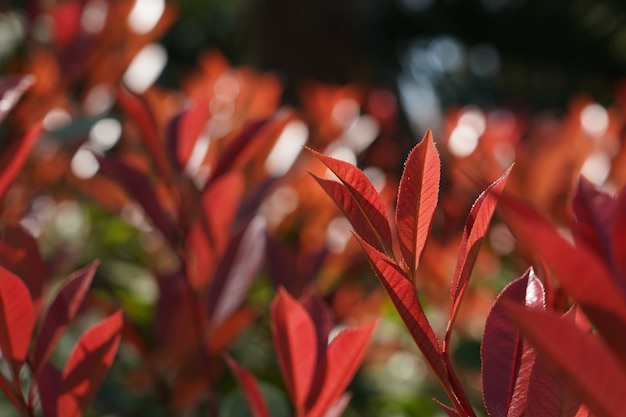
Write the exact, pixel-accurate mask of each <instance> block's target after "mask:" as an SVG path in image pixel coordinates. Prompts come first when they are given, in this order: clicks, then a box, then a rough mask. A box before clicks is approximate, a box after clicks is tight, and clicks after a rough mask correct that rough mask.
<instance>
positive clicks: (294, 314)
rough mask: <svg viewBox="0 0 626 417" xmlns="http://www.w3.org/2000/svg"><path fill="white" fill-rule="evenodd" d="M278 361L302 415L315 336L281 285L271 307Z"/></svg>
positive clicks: (314, 355) (308, 318) (313, 359)
mask: <svg viewBox="0 0 626 417" xmlns="http://www.w3.org/2000/svg"><path fill="white" fill-rule="evenodd" d="M270 315H271V319H272V337H273V340H274V347H275V349H276V354H277V355H278V363H279V365H280V369H281V372H282V375H283V379H284V381H285V385H286V386H287V388H288V389H289V392H290V394H291V398H292V400H293V403H294V406H295V408H296V416H298V417H301V416H304V412H305V405H306V404H305V402H306V399H307V395H308V393H309V390H310V388H311V384H312V382H313V377H314V374H315V364H316V362H317V338H316V332H315V327H314V325H313V321H312V320H311V316H309V314H308V312H307V311H306V310H305V309H304V307H303V306H302V305H300V304H299V303H298V302H297V301H296V300H294V299H293V298H291V296H290V295H289V294H288V293H287V292H286V291H285V290H284V289H282V288H280V289H279V290H278V294H277V296H276V297H275V298H274V301H272V306H271V310H270Z"/></svg>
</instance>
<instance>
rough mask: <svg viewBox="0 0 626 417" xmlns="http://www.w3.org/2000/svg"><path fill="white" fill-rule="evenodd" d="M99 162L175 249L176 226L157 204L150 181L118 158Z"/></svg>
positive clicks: (108, 158)
mask: <svg viewBox="0 0 626 417" xmlns="http://www.w3.org/2000/svg"><path fill="white" fill-rule="evenodd" d="M99 162H100V169H101V171H102V172H104V173H105V174H106V175H108V176H109V177H111V178H113V179H115V180H116V181H117V183H118V184H120V185H121V186H122V187H124V189H125V190H126V192H127V193H128V195H129V196H130V197H132V198H133V199H134V200H135V201H137V203H139V205H140V206H141V207H142V209H143V210H144V212H145V213H146V215H147V216H148V217H149V218H150V220H151V221H152V223H153V224H154V226H155V227H156V228H157V229H159V230H160V231H161V233H162V234H163V237H164V238H165V240H167V242H169V243H170V244H171V245H172V247H176V245H177V238H178V232H177V229H176V225H175V224H174V222H173V221H172V219H171V218H170V216H169V215H168V213H167V212H166V211H165V210H164V209H163V206H162V205H161V203H160V202H159V199H158V198H157V195H156V193H155V191H154V188H153V187H152V184H151V182H150V179H149V178H148V177H147V176H146V175H145V174H143V173H142V172H140V171H137V170H136V169H135V168H133V167H131V166H129V165H128V164H126V163H125V162H124V161H122V160H120V159H118V158H114V157H105V158H101V159H100V161H99Z"/></svg>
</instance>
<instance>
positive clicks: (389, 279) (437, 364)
mask: <svg viewBox="0 0 626 417" xmlns="http://www.w3.org/2000/svg"><path fill="white" fill-rule="evenodd" d="M357 240H358V241H359V243H360V244H361V247H362V248H363V251H364V252H365V254H366V255H367V258H368V259H369V261H370V264H371V265H372V268H373V269H374V272H375V273H376V275H377V276H378V279H379V280H380V282H381V284H382V285H383V287H384V288H385V291H387V294H388V295H389V298H391V301H392V302H393V305H394V306H395V307H396V310H397V311H398V313H399V314H400V318H402V321H403V322H404V324H405V326H406V327H407V329H408V330H409V332H410V333H411V336H412V337H413V340H414V341H415V344H416V345H417V347H418V348H419V349H420V351H421V352H422V354H423V355H424V357H425V359H426V362H427V363H428V365H429V366H430V367H431V369H432V370H433V372H434V373H435V375H436V376H437V378H439V380H440V381H441V383H442V384H445V385H448V373H447V370H446V366H445V363H444V361H443V358H442V355H441V347H440V345H439V341H438V340H437V336H435V333H434V332H433V329H432V327H431V326H430V323H429V322H428V319H427V318H426V314H424V310H422V306H421V304H420V302H419V299H418V298H417V294H416V292H415V287H413V283H412V282H411V280H410V279H409V277H408V276H407V275H406V273H405V272H404V271H403V270H402V268H401V267H400V266H399V265H398V264H397V263H395V262H394V261H392V260H391V259H390V258H389V257H388V256H386V255H384V254H382V253H380V252H379V251H377V250H376V249H374V248H373V247H372V246H370V245H369V244H368V243H367V242H365V241H364V240H363V239H361V238H360V237H358V236H357Z"/></svg>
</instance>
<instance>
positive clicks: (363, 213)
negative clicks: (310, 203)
mask: <svg viewBox="0 0 626 417" xmlns="http://www.w3.org/2000/svg"><path fill="white" fill-rule="evenodd" d="M309 151H310V152H311V153H313V155H315V156H316V157H317V158H318V159H319V160H320V161H322V162H323V163H324V165H326V166H327V167H328V169H330V170H331V171H332V172H333V173H334V174H335V175H336V176H337V178H339V180H340V181H341V183H339V182H337V181H334V180H326V179H323V178H319V177H317V176H315V175H313V174H312V175H313V178H315V180H316V181H317V182H318V183H319V184H320V185H321V186H322V188H323V189H324V191H326V193H327V194H328V195H329V196H330V197H331V198H332V199H333V201H334V202H335V204H337V206H338V207H339V208H340V209H341V210H342V211H343V213H344V215H345V216H346V217H347V218H348V220H349V221H350V223H352V227H354V230H355V231H356V233H357V234H358V235H359V236H361V237H362V238H363V239H364V240H365V241H366V242H367V243H369V244H370V245H371V246H373V247H374V248H376V249H377V250H379V251H381V252H383V253H387V254H390V253H391V250H392V249H391V248H392V239H391V229H390V228H389V220H388V219H387V214H386V208H385V204H384V202H383V200H382V199H381V197H380V194H378V192H377V191H376V189H375V188H374V186H373V185H372V183H371V182H370V180H369V179H368V178H367V176H366V175H365V174H364V173H363V171H361V170H360V169H358V168H357V167H355V166H354V165H352V164H350V163H348V162H344V161H340V160H338V159H334V158H331V157H328V156H325V155H322V154H320V153H318V152H315V151H314V150H312V149H309Z"/></svg>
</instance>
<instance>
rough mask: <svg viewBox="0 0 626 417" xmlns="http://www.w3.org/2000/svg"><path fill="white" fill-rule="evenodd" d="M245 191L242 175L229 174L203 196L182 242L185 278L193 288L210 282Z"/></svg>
mask: <svg viewBox="0 0 626 417" xmlns="http://www.w3.org/2000/svg"><path fill="white" fill-rule="evenodd" d="M244 188H245V182H244V179H243V177H242V176H241V174H239V173H238V172H231V173H228V174H226V175H223V176H221V177H220V178H219V179H218V180H216V181H214V182H212V183H211V184H210V185H209V186H208V187H207V188H206V189H205V190H204V191H203V193H202V196H201V209H202V211H201V212H200V213H199V214H198V217H197V218H196V219H195V220H194V222H193V223H192V225H191V227H190V229H189V232H188V235H187V241H186V242H185V243H186V249H187V262H188V264H187V276H188V277H189V279H190V282H191V284H192V285H193V286H194V287H195V288H201V287H203V286H205V285H206V284H207V283H208V282H209V280H210V277H211V275H212V273H213V272H214V268H215V262H216V261H217V260H218V258H219V257H221V256H222V254H223V253H224V251H225V250H226V248H227V246H228V242H229V241H230V230H231V227H232V224H233V222H234V220H235V218H236V215H237V209H238V208H239V204H240V203H241V198H242V196H243V192H244Z"/></svg>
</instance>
